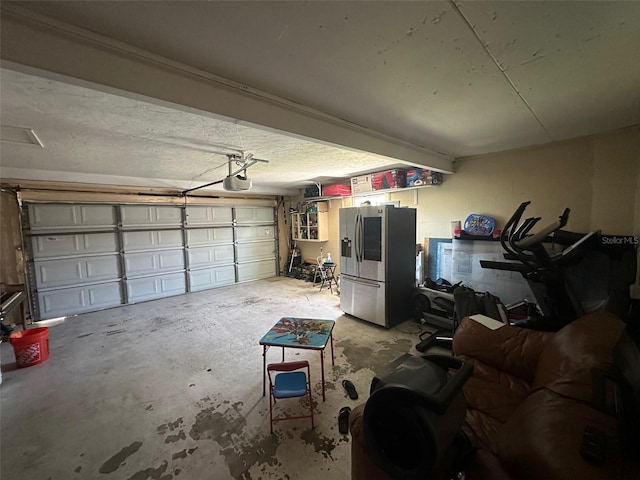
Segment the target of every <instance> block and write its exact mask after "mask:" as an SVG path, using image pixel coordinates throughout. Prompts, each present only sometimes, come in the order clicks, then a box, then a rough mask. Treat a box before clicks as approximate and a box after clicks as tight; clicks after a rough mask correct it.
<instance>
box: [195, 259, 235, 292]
mask: <svg viewBox="0 0 640 480" xmlns="http://www.w3.org/2000/svg"><path fill="white" fill-rule="evenodd" d="M189 281H190V283H191V291H193V292H197V291H199V290H206V289H208V288H214V287H220V286H222V285H232V284H233V283H235V281H236V269H235V267H234V266H233V265H227V266H224V267H216V268H206V269H203V270H193V271H191V272H189Z"/></svg>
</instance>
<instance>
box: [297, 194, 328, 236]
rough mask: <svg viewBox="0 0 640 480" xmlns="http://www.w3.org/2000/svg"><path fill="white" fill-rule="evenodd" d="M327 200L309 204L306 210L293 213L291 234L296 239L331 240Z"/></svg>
mask: <svg viewBox="0 0 640 480" xmlns="http://www.w3.org/2000/svg"><path fill="white" fill-rule="evenodd" d="M328 215H329V214H328V213H327V202H314V203H311V204H309V205H307V210H306V212H303V213H300V212H298V213H292V214H291V235H292V237H293V239H294V240H295V241H307V242H326V241H327V240H329V219H328Z"/></svg>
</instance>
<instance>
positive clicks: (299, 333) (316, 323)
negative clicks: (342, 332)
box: [260, 317, 336, 401]
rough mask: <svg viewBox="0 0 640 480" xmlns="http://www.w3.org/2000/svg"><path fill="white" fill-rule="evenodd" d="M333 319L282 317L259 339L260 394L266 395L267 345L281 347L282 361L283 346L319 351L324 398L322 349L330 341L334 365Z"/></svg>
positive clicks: (333, 363) (323, 398)
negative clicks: (260, 365) (260, 359)
mask: <svg viewBox="0 0 640 480" xmlns="http://www.w3.org/2000/svg"><path fill="white" fill-rule="evenodd" d="M335 324H336V322H335V321H333V320H320V319H317V318H294V317H283V318H281V319H280V320H278V323H276V324H275V325H274V326H273V327H271V330H269V331H268V332H267V333H266V334H265V335H264V336H263V337H262V338H261V339H260V345H262V395H263V396H264V395H266V372H267V350H268V349H269V347H281V348H282V361H283V362H284V349H285V348H304V349H308V350H318V351H320V370H321V372H322V401H324V400H325V386H324V349H325V348H326V346H327V342H331V364H332V365H335V358H334V354H333V327H334V326H335Z"/></svg>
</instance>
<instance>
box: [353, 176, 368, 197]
mask: <svg viewBox="0 0 640 480" xmlns="http://www.w3.org/2000/svg"><path fill="white" fill-rule="evenodd" d="M371 177H372V175H360V176H359V177H353V178H352V179H351V192H352V193H366V192H371V191H373V185H372V183H371Z"/></svg>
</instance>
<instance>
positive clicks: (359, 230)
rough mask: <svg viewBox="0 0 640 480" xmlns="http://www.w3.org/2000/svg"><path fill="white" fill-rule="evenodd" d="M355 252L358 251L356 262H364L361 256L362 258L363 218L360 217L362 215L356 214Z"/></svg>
mask: <svg viewBox="0 0 640 480" xmlns="http://www.w3.org/2000/svg"><path fill="white" fill-rule="evenodd" d="M355 237H356V238H355V239H354V240H355V242H354V243H355V250H356V262H358V263H360V262H361V261H362V259H361V256H362V252H361V249H362V245H361V240H362V217H361V216H360V213H357V214H356V230H355Z"/></svg>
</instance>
